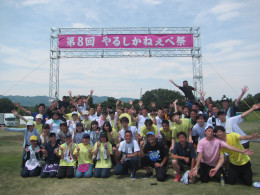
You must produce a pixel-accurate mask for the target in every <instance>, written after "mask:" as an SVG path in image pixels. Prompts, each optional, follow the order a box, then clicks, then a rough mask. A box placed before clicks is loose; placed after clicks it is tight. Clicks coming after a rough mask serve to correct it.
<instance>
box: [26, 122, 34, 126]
mask: <svg viewBox="0 0 260 195" xmlns="http://www.w3.org/2000/svg"><path fill="white" fill-rule="evenodd" d="M29 125H34V122H33V121H28V122H27V123H26V126H29Z"/></svg>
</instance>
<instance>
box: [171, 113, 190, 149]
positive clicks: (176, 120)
mask: <svg viewBox="0 0 260 195" xmlns="http://www.w3.org/2000/svg"><path fill="white" fill-rule="evenodd" d="M170 119H171V122H173V123H172V128H173V130H172V145H171V148H170V150H173V148H174V145H175V142H177V141H178V138H177V134H178V133H179V132H184V133H186V135H187V141H188V142H190V143H193V140H192V136H191V134H192V132H191V128H192V124H191V122H190V120H189V119H186V118H182V119H180V113H179V112H176V113H172V114H171V115H170Z"/></svg>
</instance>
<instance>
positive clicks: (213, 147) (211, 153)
mask: <svg viewBox="0 0 260 195" xmlns="http://www.w3.org/2000/svg"><path fill="white" fill-rule="evenodd" d="M221 148H225V149H229V150H232V151H235V152H239V153H243V154H249V155H251V154H252V151H250V150H240V149H238V148H235V147H234V146H230V145H228V144H227V143H226V142H224V141H223V140H220V139H218V138H215V137H214V130H213V127H212V126H208V127H206V129H205V137H204V138H203V139H201V140H200V141H199V143H198V148H197V152H198V156H197V162H196V165H195V167H194V168H193V169H192V170H191V174H192V176H196V175H197V174H198V168H199V166H200V170H199V173H200V180H201V182H208V181H209V180H210V177H211V178H215V179H217V180H218V181H220V176H221V173H223V175H224V178H226V176H225V173H224V172H223V169H222V167H221V166H222V165H223V163H224V152H223V151H221V150H220V149H221Z"/></svg>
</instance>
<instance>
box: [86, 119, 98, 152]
mask: <svg viewBox="0 0 260 195" xmlns="http://www.w3.org/2000/svg"><path fill="white" fill-rule="evenodd" d="M87 133H88V134H89V135H90V145H91V146H92V147H94V145H95V143H96V142H97V141H98V140H99V135H100V129H99V127H98V122H97V121H92V123H91V128H90V130H88V131H87Z"/></svg>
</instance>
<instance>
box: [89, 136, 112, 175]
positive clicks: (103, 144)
mask: <svg viewBox="0 0 260 195" xmlns="http://www.w3.org/2000/svg"><path fill="white" fill-rule="evenodd" d="M93 151H94V152H93V154H94V156H96V161H97V162H96V166H95V170H94V177H101V178H108V177H109V176H110V168H111V167H112V162H111V155H112V154H113V151H112V144H111V143H109V142H108V139H107V134H106V132H101V133H100V140H99V141H97V142H96V143H95V146H94V149H93Z"/></svg>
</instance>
